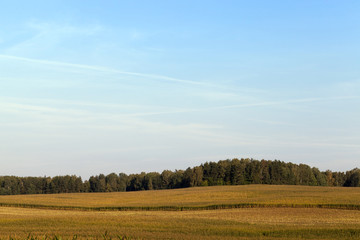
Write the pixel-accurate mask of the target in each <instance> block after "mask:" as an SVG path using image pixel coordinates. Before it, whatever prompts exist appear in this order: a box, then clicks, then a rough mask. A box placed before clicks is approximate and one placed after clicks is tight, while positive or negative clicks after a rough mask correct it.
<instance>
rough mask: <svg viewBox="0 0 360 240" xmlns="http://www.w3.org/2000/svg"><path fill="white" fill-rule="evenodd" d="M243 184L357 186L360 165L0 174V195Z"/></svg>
mask: <svg viewBox="0 0 360 240" xmlns="http://www.w3.org/2000/svg"><path fill="white" fill-rule="evenodd" d="M244 184H274V185H309V186H344V187H359V186H360V169H358V168H355V169H353V170H350V171H347V172H332V171H330V170H327V171H325V172H321V171H320V170H319V169H317V168H315V167H310V166H308V165H306V164H294V163H290V162H289V163H286V162H283V161H279V160H274V161H271V160H261V161H259V160H254V159H237V158H235V159H232V160H230V159H228V160H220V161H218V162H206V163H204V164H201V165H200V166H196V167H192V168H190V167H189V168H187V169H186V170H175V171H170V170H164V171H163V172H162V173H158V172H149V173H145V172H142V173H139V174H130V175H127V174H125V173H119V174H116V173H111V174H108V175H104V174H99V175H97V176H91V177H90V178H89V179H88V180H85V181H83V180H82V178H81V177H78V176H75V175H72V176H70V175H66V176H55V177H16V176H1V177H0V195H17V194H48V193H79V192H120V191H140V190H158V189H174V188H187V187H195V186H214V185H244Z"/></svg>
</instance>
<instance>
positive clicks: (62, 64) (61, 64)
mask: <svg viewBox="0 0 360 240" xmlns="http://www.w3.org/2000/svg"><path fill="white" fill-rule="evenodd" d="M0 58H3V59H11V60H15V61H22V62H29V63H37V64H43V65H51V66H59V67H69V68H78V69H84V70H90V71H97V72H104V73H117V74H123V75H129V76H137V77H144V78H151V79H154V80H162V81H167V82H176V83H183V84H190V85H199V86H207V87H221V86H219V85H215V84H212V83H207V82H196V81H192V80H185V79H179V78H173V77H169V76H164V75H158V74H147V73H137V72H128V71H120V70H116V69H112V68H107V67H101V66H92V65H84V64H74V63H66V62H58V61H49V60H39V59H32V58H24V57H17V56H11V55H3V54H0Z"/></svg>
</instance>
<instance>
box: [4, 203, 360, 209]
mask: <svg viewBox="0 0 360 240" xmlns="http://www.w3.org/2000/svg"><path fill="white" fill-rule="evenodd" d="M0 207H18V208H36V209H49V210H80V211H194V210H216V209H234V208H326V209H346V210H360V205H359V204H306V203H304V204H283V203H269V204H267V203H238V204H214V205H207V206H140V207H136V206H109V207H81V206H55V205H41V204H25V203H0Z"/></svg>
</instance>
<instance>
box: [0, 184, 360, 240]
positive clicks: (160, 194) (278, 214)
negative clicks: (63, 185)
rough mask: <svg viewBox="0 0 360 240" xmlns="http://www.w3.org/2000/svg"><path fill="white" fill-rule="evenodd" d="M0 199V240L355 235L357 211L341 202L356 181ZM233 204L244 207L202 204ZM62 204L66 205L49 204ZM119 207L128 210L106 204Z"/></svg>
mask: <svg viewBox="0 0 360 240" xmlns="http://www.w3.org/2000/svg"><path fill="white" fill-rule="evenodd" d="M0 202H1V203H3V204H8V206H12V207H0V239H9V236H10V237H11V238H13V239H26V238H27V237H28V236H29V233H30V234H31V236H33V237H34V238H37V239H44V238H45V237H47V239H55V238H54V237H55V236H61V238H62V239H73V238H74V236H76V238H78V239H104V233H107V234H106V238H107V239H110V238H112V239H120V237H127V238H128V239H129V238H131V239H360V211H359V210H354V208H353V209H352V210H349V209H345V207H346V206H348V207H349V206H359V204H360V189H358V188H328V187H308V186H268V185H246V186H223V187H219V186H217V187H204V188H189V189H177V190H161V191H144V192H130V193H91V194H57V195H26V196H24V195H22V196H1V197H0ZM16 204H28V205H27V207H29V206H33V208H19V207H14V206H15V205H16ZM236 204H238V205H239V206H240V205H241V204H243V205H247V208H228V209H226V208H225V207H224V208H223V209H216V210H209V206H236ZM251 204H252V205H251ZM37 205H41V206H45V207H43V208H36V206H37ZM24 206H25V205H24ZM64 206H67V207H69V209H71V211H69V209H56V208H61V207H64ZM166 206H167V207H171V206H172V207H176V208H184V209H183V210H188V211H169V209H166V208H165V207H166ZM250 206H251V208H250ZM291 206H292V207H291ZM309 206H310V207H311V208H309ZM319 206H327V207H329V206H337V208H338V209H334V208H331V207H329V208H319ZM341 206H342V207H343V209H341ZM344 206H345V207H344ZM46 207H47V208H46ZM120 207H123V208H126V207H127V211H111V209H112V208H114V209H115V210H121V209H120ZM131 207H133V208H135V210H136V211H134V209H131ZM76 208H78V209H76ZM142 208H143V209H142ZM114 209H113V210H114ZM84 210H97V211H84ZM98 210H107V211H98ZM144 210H153V211H144ZM171 210H174V209H171ZM58 238H59V237H58Z"/></svg>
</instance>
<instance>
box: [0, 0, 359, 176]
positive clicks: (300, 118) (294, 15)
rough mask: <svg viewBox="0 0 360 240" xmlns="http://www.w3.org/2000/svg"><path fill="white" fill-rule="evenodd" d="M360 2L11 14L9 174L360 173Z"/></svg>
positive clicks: (0, 152) (169, 4)
mask: <svg viewBox="0 0 360 240" xmlns="http://www.w3.org/2000/svg"><path fill="white" fill-rule="evenodd" d="M359 12H360V2H359V1H351V0H349V1H328V0H326V1H325V0H318V1H292V0H291V1H290V0H279V1H267V0H264V1H259V0H254V1H241V0H236V1H229V0H224V1H210V0H206V1H205V0H199V1H190V0H189V1H188V0H182V1H165V0H164V1H156V0H154V1H137V0H134V1H130V0H129V1H111V0H108V1H91V0H89V1H56V0H54V1H37V0H34V1H6V2H3V3H2V4H1V8H0V175H16V176H57V175H66V174H70V175H72V174H75V175H78V176H82V177H83V178H85V179H86V178H88V177H89V176H91V175H97V174H100V173H104V174H109V173H112V172H115V173H120V172H124V173H128V174H130V173H140V172H142V171H145V172H151V171H158V172H161V171H162V170H165V169H169V170H175V169H186V168H187V167H193V166H197V165H200V164H201V163H204V162H206V161H218V160H224V159H232V158H254V159H258V160H261V159H266V160H274V159H277V160H281V161H285V162H293V163H297V164H299V163H304V164H308V165H310V166H312V167H317V168H319V169H320V170H322V171H325V170H327V169H330V170H333V171H347V170H350V169H353V168H355V167H360V107H359V106H360V40H359V39H360V15H359Z"/></svg>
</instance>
